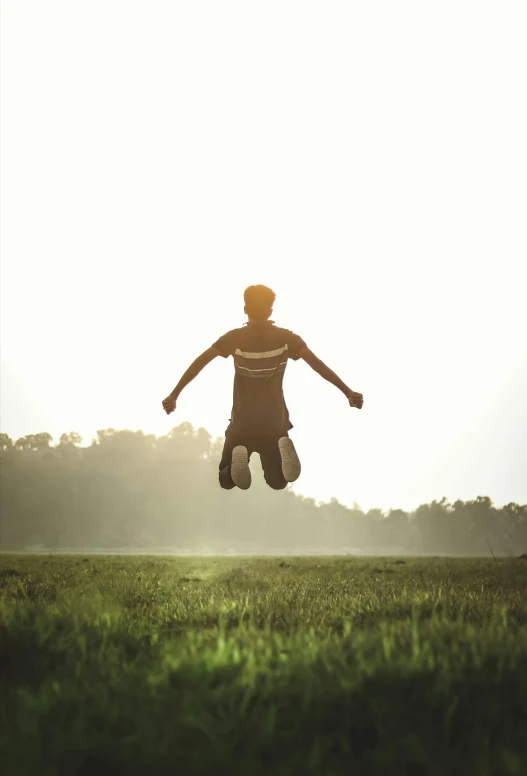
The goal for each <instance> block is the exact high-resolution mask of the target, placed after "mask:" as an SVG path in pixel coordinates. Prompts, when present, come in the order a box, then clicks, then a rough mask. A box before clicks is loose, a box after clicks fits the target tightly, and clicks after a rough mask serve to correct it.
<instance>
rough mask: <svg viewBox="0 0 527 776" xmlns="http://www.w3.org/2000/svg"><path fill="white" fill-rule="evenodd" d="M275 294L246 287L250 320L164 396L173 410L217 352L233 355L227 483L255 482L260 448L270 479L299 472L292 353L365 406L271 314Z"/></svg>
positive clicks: (224, 466)
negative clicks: (288, 391) (288, 397)
mask: <svg viewBox="0 0 527 776" xmlns="http://www.w3.org/2000/svg"><path fill="white" fill-rule="evenodd" d="M275 298H276V295H275V293H274V291H272V290H271V289H270V288H267V287H266V286H261V285H259V286H249V288H247V289H245V292H244V300H245V307H244V312H245V313H246V315H247V317H248V321H247V323H246V324H245V325H244V326H242V327H241V328H239V329H233V330H232V331H229V332H227V334H224V335H223V336H222V337H220V338H219V339H218V340H216V342H215V343H214V344H213V345H212V346H211V347H210V348H208V349H207V350H206V351H205V352H204V353H202V354H201V355H200V356H198V358H197V359H196V360H195V361H194V362H193V363H192V364H191V365H190V367H189V368H188V369H187V371H186V372H185V374H184V375H183V376H182V378H181V380H180V381H179V383H178V384H177V385H176V387H175V388H174V390H173V391H172V393H171V394H170V395H169V396H167V398H166V399H164V400H163V409H164V410H165V412H166V413H167V415H170V413H171V412H174V410H175V408H176V401H177V398H178V396H179V394H180V393H181V391H182V390H183V388H184V387H185V386H186V385H188V384H189V383H190V382H191V380H193V379H194V378H195V377H196V375H198V374H199V373H200V372H201V370H202V369H203V367H204V366H206V365H207V364H209V363H210V362H211V361H212V360H213V359H214V358H216V357H217V356H223V358H227V356H232V357H233V358H234V370H235V374H234V400H233V407H232V414H231V421H230V424H229V426H228V428H227V430H226V432H225V445H224V448H223V453H222V457H221V461H220V467H219V469H220V472H219V480H220V485H221V487H222V488H225V489H231V488H234V487H235V486H238V487H239V488H242V489H243V490H246V489H247V488H248V487H249V486H250V484H251V472H250V469H249V459H250V457H251V454H252V453H253V452H256V453H259V455H260V459H261V462H262V468H263V471H264V477H265V481H266V482H267V484H268V485H269V486H270V487H271V488H274V489H275V490H281V489H282V488H285V486H286V485H287V483H288V482H294V481H295V480H296V479H298V477H299V476H300V461H299V459H298V455H297V453H296V450H295V447H294V445H293V442H292V440H291V439H290V438H289V431H290V429H292V428H293V426H292V424H291V421H290V419H289V412H288V410H287V407H286V404H285V400H284V394H283V390H282V381H283V376H284V372H285V369H286V366H287V362H288V361H289V359H292V360H293V361H297V360H298V359H299V358H302V359H303V360H304V361H305V362H306V363H308V364H309V366H310V367H311V368H312V369H314V370H315V372H318V374H319V375H321V376H322V377H323V378H324V379H325V380H328V381H329V382H330V383H332V384H333V385H335V386H336V387H337V388H339V389H340V390H341V391H342V393H343V394H344V395H345V396H346V398H347V399H348V401H349V404H350V406H351V407H357V408H358V409H361V407H362V405H363V401H364V400H363V397H362V394H361V393H356V392H355V391H352V390H351V388H348V386H347V385H345V384H344V383H343V382H342V380H341V379H340V378H339V377H337V375H336V374H335V372H332V370H331V369H329V368H328V367H327V366H326V365H325V364H324V363H323V362H322V361H321V360H320V359H319V358H317V357H316V356H315V354H314V353H313V352H312V351H311V350H310V349H309V348H308V347H307V345H306V343H305V342H304V340H303V339H302V338H301V337H299V336H298V335H297V334H293V332H292V331H289V330H288V329H281V328H279V327H278V326H275V324H274V321H271V320H270V317H271V315H272V312H273V304H274V300H275Z"/></svg>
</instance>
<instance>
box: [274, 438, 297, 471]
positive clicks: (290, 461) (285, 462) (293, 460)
mask: <svg viewBox="0 0 527 776" xmlns="http://www.w3.org/2000/svg"><path fill="white" fill-rule="evenodd" d="M278 447H279V449H280V455H281V456H282V472H283V475H284V478H285V479H286V481H287V482H294V481H295V480H297V479H298V478H299V477H300V472H301V471H302V467H301V465H300V459H299V457H298V455H297V453H296V450H295V446H294V444H293V442H292V441H291V440H290V439H289V437H282V438H281V439H279V440H278Z"/></svg>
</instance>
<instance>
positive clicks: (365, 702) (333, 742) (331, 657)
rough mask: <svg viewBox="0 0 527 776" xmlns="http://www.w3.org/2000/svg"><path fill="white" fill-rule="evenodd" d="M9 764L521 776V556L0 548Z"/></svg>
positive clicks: (526, 650)
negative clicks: (162, 554)
mask: <svg viewBox="0 0 527 776" xmlns="http://www.w3.org/2000/svg"><path fill="white" fill-rule="evenodd" d="M0 584H1V601H0V661H1V662H0V664H1V688H0V689H1V696H2V697H1V717H0V725H1V729H0V745H1V755H0V768H2V773H4V774H6V775H8V774H9V776H10V775H11V774H17V775H18V774H21V775H23V774H43V775H46V776H47V775H48V774H49V776H51V775H52V774H68V775H69V774H91V773H94V774H95V773H98V774H104V773H112V774H120V773H123V774H124V773H126V774H131V775H132V776H133V775H134V774H141V775H143V774H144V775H145V776H146V774H173V773H179V774H223V773H225V774H264V773H265V774H267V773H272V774H311V773H313V774H324V776H326V775H328V776H330V775H331V774H344V773H356V774H361V775H362V774H405V775H406V774H408V775H409V776H420V775H421V774H423V776H424V774H438V775H439V774H471V775H472V774H474V775H476V774H477V776H487V775H488V776H500V775H501V774H527V562H525V561H522V560H515V559H507V560H503V559H499V560H498V561H497V562H494V561H493V560H492V559H491V560H490V561H488V560H474V559H470V560H469V559H467V560H459V559H456V560H453V559H445V558H438V559H422V560H419V559H418V560H415V559H413V560H406V561H405V560H403V559H393V558H382V559H380V558H372V559H362V558H361V559H356V558H352V557H347V558H298V559H291V558H265V559H263V558H262V559H259V558H251V559H243V558H206V559H205V558H204V559H199V558H188V557H186V558H152V557H137V556H136V557H132V556H128V557H100V556H98V557H93V556H92V557H88V558H84V557H82V556H69V557H61V556H53V557H46V556H40V557H36V556H2V558H1V565H0Z"/></svg>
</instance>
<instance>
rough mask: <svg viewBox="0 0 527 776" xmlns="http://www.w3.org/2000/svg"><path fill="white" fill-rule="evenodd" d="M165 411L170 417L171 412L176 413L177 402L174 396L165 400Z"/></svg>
mask: <svg viewBox="0 0 527 776" xmlns="http://www.w3.org/2000/svg"><path fill="white" fill-rule="evenodd" d="M163 409H164V410H165V412H166V414H167V415H170V413H171V412H174V410H175V409H176V400H175V399H174V397H173V396H167V397H166V399H163Z"/></svg>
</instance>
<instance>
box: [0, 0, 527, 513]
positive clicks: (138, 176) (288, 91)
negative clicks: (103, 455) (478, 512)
mask: <svg viewBox="0 0 527 776" xmlns="http://www.w3.org/2000/svg"><path fill="white" fill-rule="evenodd" d="M526 39H527V6H526V4H525V3H524V2H507V3H503V2H492V3H489V2H462V0H456V2H444V1H443V2H440V3H439V2H435V3H432V2H428V3H423V2H412V3H409V2H399V3H393V2H369V3H359V2H349V1H347V2H322V1H321V0H320V2H316V3H314V2H306V1H304V2H287V0H280V2H270V1H269V0H267V2H265V3H264V2H259V3H255V2H248V1H247V0H243V2H236V3H234V2H227V0H224V1H223V2H199V1H195V0H193V1H192V2H189V1H188V0H183V1H182V2H175V1H174V0H170V1H169V2H160V1H159V0H155V1H154V0H150V1H149V2H146V0H144V1H141V2H138V1H136V2H132V1H131V0H126V1H123V2H117V0H104V2H101V1H99V0H91V1H90V2H89V3H88V2H84V3H81V2H71V0H67V1H66V2H55V1H54V0H47V1H46V2H45V3H43V2H27V1H24V0H4V1H3V3H2V127H1V129H2V227H3V228H2V262H1V273H2V299H1V301H2V321H1V323H2V327H1V355H2V385H1V388H2V391H1V426H2V430H3V431H5V432H7V433H8V434H9V435H10V436H12V437H14V438H17V437H19V436H22V435H24V434H27V433H35V432H38V431H49V432H50V433H51V434H53V435H54V436H55V437H56V438H58V436H59V435H60V434H61V433H62V432H63V431H70V430H77V431H79V432H80V433H81V434H82V435H83V436H84V437H85V439H86V441H89V440H90V439H91V437H92V436H94V435H95V432H96V430H97V429H99V428H107V427H114V428H117V429H121V428H132V429H143V430H145V431H148V432H154V433H156V434H163V433H166V432H167V431H168V430H169V429H170V428H171V427H172V426H174V425H178V424H179V423H180V422H183V421H185V420H189V421H190V422H192V423H193V424H194V425H196V426H205V427H206V428H207V429H208V430H209V431H210V432H211V433H212V434H213V435H214V436H217V435H221V434H222V433H223V431H224V429H225V427H226V425H227V419H228V418H229V415H230V407H231V394H232V372H233V367H232V362H229V361H224V360H223V359H217V360H216V361H215V362H213V363H212V364H211V365H210V366H209V367H207V369H206V370H205V371H204V372H203V373H202V374H201V375H200V377H199V378H198V379H197V380H196V381H195V382H194V383H193V384H191V386H189V387H188V388H187V389H186V390H185V391H184V393H183V394H182V396H181V399H180V402H179V405H178V410H177V413H176V415H171V416H170V417H167V416H166V415H165V414H164V413H163V412H162V409H161V400H162V399H163V398H164V397H165V396H166V395H167V394H168V393H169V392H170V391H171V390H172V388H173V387H174V385H175V384H176V382H177V381H178V379H179V377H180V376H181V373H182V372H183V371H184V370H185V369H186V367H187V366H188V365H189V363H190V362H191V361H192V360H193V358H194V357H195V356H197V355H198V354H199V353H200V352H201V351H202V350H204V349H205V348H207V347H208V346H209V345H210V344H212V342H214V340H215V339H217V337H218V336H219V335H220V334H223V333H224V332H225V331H226V330H228V329H231V328H234V327H236V326H238V325H241V323H242V322H243V321H244V316H243V301H242V294H243V290H244V288H245V287H246V286H247V285H249V284H252V283H265V284H267V285H270V286H272V287H273V288H274V289H275V291H276V292H277V295H278V298H277V303H276V306H275V314H274V316H273V317H274V320H275V321H276V322H277V323H278V324H279V325H283V326H285V327H287V328H290V329H293V330H294V331H296V332H297V333H298V334H300V335H301V336H302V337H303V338H304V339H305V340H306V342H307V343H308V345H309V346H310V347H311V348H312V350H314V351H315V353H316V354H317V355H318V356H320V357H321V358H322V359H323V360H324V361H326V363H327V364H328V365H329V366H330V367H331V368H333V369H334V370H335V371H336V372H337V373H338V374H339V375H340V376H341V377H342V379H343V380H344V381H345V382H347V383H348V384H349V385H350V386H351V387H352V388H354V389H355V390H359V391H362V392H363V393H364V396H365V404H364V408H363V410H362V411H360V412H359V411H357V410H351V409H350V408H349V407H348V405H347V403H346V400H345V399H344V397H343V396H342V395H341V394H340V393H339V391H337V390H336V389H335V388H334V387H333V386H331V385H329V384H328V383H325V382H324V381H322V380H321V379H320V377H319V376H318V375H316V374H315V373H314V372H312V371H311V370H310V369H309V367H308V366H307V365H306V364H304V363H302V362H299V363H295V364H290V366H289V368H288V374H287V375H286V378H285V389H286V399H287V403H288V406H289V409H290V412H291V417H292V421H293V423H294V424H295V430H294V432H293V434H292V436H293V438H294V440H295V442H296V444H297V448H298V450H299V453H300V455H301V458H302V462H303V473H302V477H301V479H300V480H299V481H298V483H297V484H296V486H295V489H296V490H297V491H298V492H300V493H303V494H306V495H309V496H313V497H314V498H316V499H320V500H322V499H328V498H329V497H331V496H336V497H337V498H339V499H340V500H341V501H343V502H344V503H348V504H352V503H353V501H357V502H358V503H359V504H360V505H361V506H362V507H363V508H369V507H373V506H379V507H381V508H385V509H386V508H389V507H403V508H407V509H410V508H413V507H415V506H417V505H418V504H419V503H422V502H426V501H431V500H432V499H434V498H441V497H442V496H443V495H445V496H447V497H448V498H450V499H455V498H463V499H469V498H474V497H476V496H477V495H489V496H491V498H493V499H494V501H495V502H496V503H497V504H503V503H506V502H508V501H512V500H514V501H517V502H520V503H526V502H527V411H526V397H527V346H526V341H527V336H526V334H527V326H526V323H525V307H526V305H525V301H526V280H527V268H526V264H527V231H526V214H527V184H526V181H527V143H526V138H527V100H526V93H527V92H526V86H527V77H526V74H527V47H526V46H525V40H526ZM277 498H279V494H277Z"/></svg>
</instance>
